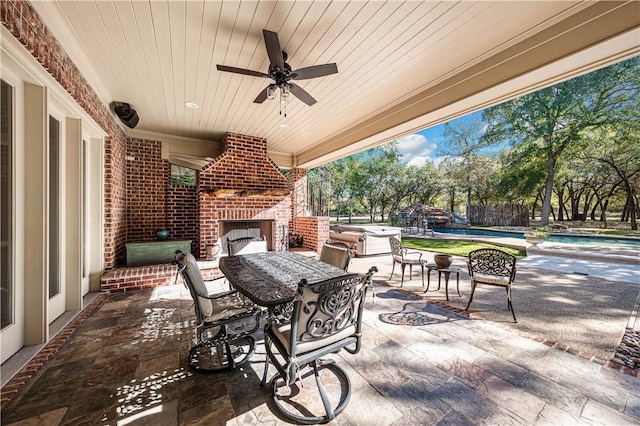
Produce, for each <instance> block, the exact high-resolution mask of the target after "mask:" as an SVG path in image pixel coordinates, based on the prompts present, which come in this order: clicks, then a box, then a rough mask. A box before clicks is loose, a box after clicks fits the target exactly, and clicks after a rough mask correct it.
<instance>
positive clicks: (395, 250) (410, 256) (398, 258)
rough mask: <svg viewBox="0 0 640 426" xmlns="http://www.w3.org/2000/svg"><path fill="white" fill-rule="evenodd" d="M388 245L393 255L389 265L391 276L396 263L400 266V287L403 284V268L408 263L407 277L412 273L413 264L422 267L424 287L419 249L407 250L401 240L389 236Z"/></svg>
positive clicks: (422, 265) (422, 263)
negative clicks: (390, 265)
mask: <svg viewBox="0 0 640 426" xmlns="http://www.w3.org/2000/svg"><path fill="white" fill-rule="evenodd" d="M389 245H390V246H391V256H392V257H393V266H392V267H391V276H389V279H391V277H393V271H394V270H395V269H396V263H399V264H400V267H401V268H402V279H401V280H400V287H402V286H403V285H404V268H405V267H406V266H407V265H409V279H411V276H412V275H413V265H418V266H420V268H421V269H422V287H424V261H423V260H422V253H420V252H419V251H409V250H407V249H406V248H404V247H402V242H401V241H400V239H399V238H397V237H389Z"/></svg>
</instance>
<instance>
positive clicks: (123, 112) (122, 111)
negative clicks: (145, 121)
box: [113, 103, 140, 129]
mask: <svg viewBox="0 0 640 426" xmlns="http://www.w3.org/2000/svg"><path fill="white" fill-rule="evenodd" d="M113 110H114V111H115V113H116V115H117V116H118V118H119V119H120V120H121V121H122V122H123V123H124V124H125V126H127V127H130V128H132V129H133V128H134V127H136V125H137V124H138V120H140V117H138V113H137V112H136V110H135V109H133V108H131V105H129V104H127V103H123V104H120V105H117V106H116V107H115V108H114V109H113Z"/></svg>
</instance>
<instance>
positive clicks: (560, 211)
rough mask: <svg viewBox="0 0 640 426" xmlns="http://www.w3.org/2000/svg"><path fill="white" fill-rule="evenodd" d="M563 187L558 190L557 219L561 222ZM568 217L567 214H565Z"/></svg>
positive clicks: (563, 209)
mask: <svg viewBox="0 0 640 426" xmlns="http://www.w3.org/2000/svg"><path fill="white" fill-rule="evenodd" d="M565 210H566V209H565V208H564V187H563V188H560V189H559V190H558V220H559V221H560V222H562V221H563V220H564V211H565ZM567 219H568V216H567Z"/></svg>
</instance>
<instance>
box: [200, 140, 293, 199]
mask: <svg viewBox="0 0 640 426" xmlns="http://www.w3.org/2000/svg"><path fill="white" fill-rule="evenodd" d="M288 187H289V183H288V182H287V178H286V177H285V176H284V175H283V174H282V172H281V171H280V168H279V167H278V166H277V165H276V163H274V162H273V160H271V159H270V158H269V157H268V156H267V140H266V139H262V138H257V137H253V136H245V135H238V134H235V133H228V134H227V136H226V138H225V140H224V143H223V151H222V154H220V155H219V156H218V157H217V158H215V159H214V160H213V161H211V162H210V163H209V164H207V165H206V166H205V167H203V168H202V169H201V170H200V174H199V176H198V188H199V190H200V192H203V191H205V192H206V191H210V190H213V189H248V190H260V189H288Z"/></svg>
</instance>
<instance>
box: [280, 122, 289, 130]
mask: <svg viewBox="0 0 640 426" xmlns="http://www.w3.org/2000/svg"><path fill="white" fill-rule="evenodd" d="M280 128H281V129H288V128H289V125H288V124H287V123H280Z"/></svg>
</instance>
